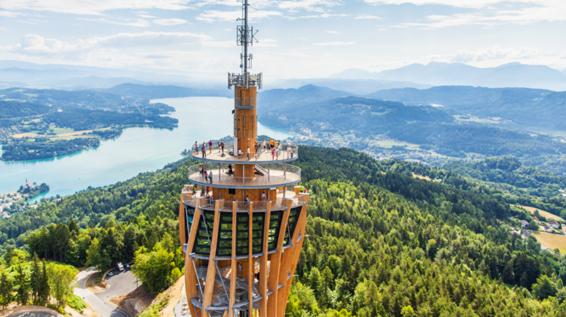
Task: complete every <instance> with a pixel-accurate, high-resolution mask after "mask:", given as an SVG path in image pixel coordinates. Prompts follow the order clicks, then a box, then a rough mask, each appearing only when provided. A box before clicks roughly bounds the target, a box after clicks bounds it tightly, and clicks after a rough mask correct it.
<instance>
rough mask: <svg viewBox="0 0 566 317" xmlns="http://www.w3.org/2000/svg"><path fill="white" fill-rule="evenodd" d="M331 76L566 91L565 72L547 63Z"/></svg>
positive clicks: (450, 66)
mask: <svg viewBox="0 0 566 317" xmlns="http://www.w3.org/2000/svg"><path fill="white" fill-rule="evenodd" d="M334 77H335V78H337V79H349V80H361V79H371V80H385V81H396V82H413V83H418V84H421V85H430V86H438V85H470V86H484V87H528V88H541V89H551V90H566V73H565V72H562V71H559V70H556V69H553V68H550V67H548V66H543V65H525V64H520V63H510V64H504V65H501V66H497V67H492V68H478V67H474V66H470V65H466V64H460V63H429V64H426V65H422V64H411V65H407V66H404V67H401V68H397V69H391V70H385V71H382V72H376V73H373V72H369V71H365V70H360V69H349V70H346V71H344V72H342V73H340V74H337V75H335V76H334ZM407 87H410V86H407Z"/></svg>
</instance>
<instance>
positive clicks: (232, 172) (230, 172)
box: [228, 164, 234, 176]
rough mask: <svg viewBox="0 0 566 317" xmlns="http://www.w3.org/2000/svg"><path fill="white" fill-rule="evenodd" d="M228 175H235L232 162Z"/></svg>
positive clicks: (229, 165)
mask: <svg viewBox="0 0 566 317" xmlns="http://www.w3.org/2000/svg"><path fill="white" fill-rule="evenodd" d="M228 175H230V176H232V175H234V170H232V164H228Z"/></svg>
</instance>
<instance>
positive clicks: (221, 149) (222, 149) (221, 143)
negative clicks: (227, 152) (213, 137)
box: [220, 141, 224, 157]
mask: <svg viewBox="0 0 566 317" xmlns="http://www.w3.org/2000/svg"><path fill="white" fill-rule="evenodd" d="M220 151H221V153H222V157H224V141H220Z"/></svg>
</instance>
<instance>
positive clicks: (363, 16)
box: [354, 14, 381, 20]
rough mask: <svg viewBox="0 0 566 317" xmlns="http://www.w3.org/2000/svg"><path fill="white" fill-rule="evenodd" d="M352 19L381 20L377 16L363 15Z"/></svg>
mask: <svg viewBox="0 0 566 317" xmlns="http://www.w3.org/2000/svg"><path fill="white" fill-rule="evenodd" d="M354 19H356V20H381V17H380V16H378V15H369V14H363V15H357V16H355V17H354Z"/></svg>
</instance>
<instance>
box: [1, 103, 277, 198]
mask: <svg viewBox="0 0 566 317" xmlns="http://www.w3.org/2000/svg"><path fill="white" fill-rule="evenodd" d="M155 102H162V103H165V104H168V105H170V106H172V107H174V108H175V109H176V111H175V113H173V115H172V116H173V117H175V118H177V119H178V120H179V127H178V128H176V129H174V130H160V129H151V128H129V129H126V130H124V132H123V133H122V135H121V136H120V137H118V138H117V139H115V140H109V141H103V142H102V143H101V145H100V147H99V148H98V149H96V150H88V151H83V152H81V153H78V154H75V155H71V156H67V157H63V158H59V159H55V160H43V161H33V162H4V161H0V193H7V192H13V191H16V190H17V189H18V188H19V187H20V185H22V184H24V183H25V181H26V180H30V181H34V182H37V183H47V184H48V185H49V187H50V188H51V190H50V192H49V194H48V195H47V196H54V195H69V194H73V193H75V192H77V191H80V190H83V189H86V188H87V187H89V186H92V187H98V186H104V185H110V184H113V183H116V182H118V181H123V180H127V179H129V178H132V177H134V176H136V175H138V174H139V173H141V172H147V171H154V170H157V169H160V168H162V167H163V166H165V165H166V164H168V163H171V162H174V161H177V160H179V159H181V158H182V155H181V152H182V151H183V150H184V149H187V148H190V147H191V145H192V144H193V143H194V142H195V141H199V142H203V141H208V140H209V139H219V138H222V137H224V136H227V135H232V134H233V119H232V109H233V108H234V101H233V100H232V99H230V98H219V97H191V98H172V99H160V100H155ZM258 134H266V135H269V136H271V137H274V138H277V139H284V138H286V137H287V136H288V135H287V134H286V133H284V132H280V131H275V130H272V129H269V128H267V127H265V126H263V125H261V124H259V125H258Z"/></svg>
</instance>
